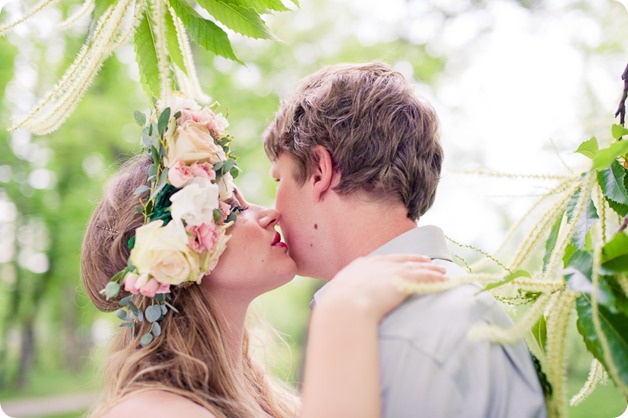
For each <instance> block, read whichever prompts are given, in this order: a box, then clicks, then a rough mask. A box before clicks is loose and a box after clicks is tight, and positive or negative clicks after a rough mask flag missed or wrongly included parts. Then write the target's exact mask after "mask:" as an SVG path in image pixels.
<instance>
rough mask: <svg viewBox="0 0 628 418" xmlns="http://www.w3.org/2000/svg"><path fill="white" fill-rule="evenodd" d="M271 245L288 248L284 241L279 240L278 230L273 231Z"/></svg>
mask: <svg viewBox="0 0 628 418" xmlns="http://www.w3.org/2000/svg"><path fill="white" fill-rule="evenodd" d="M271 245H272V246H273V247H282V248H288V246H287V245H286V243H285V242H281V235H279V232H276V233H275V238H274V239H273V243H272V244H271Z"/></svg>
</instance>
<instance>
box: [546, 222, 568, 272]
mask: <svg viewBox="0 0 628 418" xmlns="http://www.w3.org/2000/svg"><path fill="white" fill-rule="evenodd" d="M564 213H565V212H562V213H561V214H560V216H558V217H557V218H556V222H554V225H552V229H551V231H550V234H549V236H548V237H547V240H546V241H545V255H544V256H543V270H545V268H546V267H547V263H549V260H550V257H551V256H552V251H554V248H555V247H556V241H557V240H558V233H559V232H560V225H561V224H562V222H563V215H564Z"/></svg>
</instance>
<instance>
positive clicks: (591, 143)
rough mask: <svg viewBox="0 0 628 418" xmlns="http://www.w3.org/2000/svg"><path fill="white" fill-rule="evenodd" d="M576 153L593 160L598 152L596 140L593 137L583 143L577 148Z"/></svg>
mask: <svg viewBox="0 0 628 418" xmlns="http://www.w3.org/2000/svg"><path fill="white" fill-rule="evenodd" d="M576 152H579V153H580V154H582V155H584V156H585V157H589V158H590V159H593V158H594V157H595V155H596V154H597V152H598V145H597V139H596V138H595V137H592V138H591V139H589V140H588V141H584V142H583V143H581V144H580V146H578V149H577V150H576Z"/></svg>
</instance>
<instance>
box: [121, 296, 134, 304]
mask: <svg viewBox="0 0 628 418" xmlns="http://www.w3.org/2000/svg"><path fill="white" fill-rule="evenodd" d="M131 299H133V295H129V296H126V297H123V298H122V299H120V302H118V305H120V306H126V305H128V304H129V303H131Z"/></svg>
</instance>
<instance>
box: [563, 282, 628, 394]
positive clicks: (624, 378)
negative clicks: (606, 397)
mask: <svg viewBox="0 0 628 418" xmlns="http://www.w3.org/2000/svg"><path fill="white" fill-rule="evenodd" d="M598 308H599V318H600V322H601V329H602V333H603V334H604V336H606V339H607V341H608V344H609V348H610V355H611V358H612V360H613V363H614V364H615V366H616V367H617V371H618V374H619V379H620V380H621V384H623V385H628V317H627V316H625V315H623V314H622V313H621V312H619V311H618V312H617V313H611V312H610V311H609V310H608V309H607V308H606V307H604V306H603V305H598ZM576 311H577V312H578V321H577V327H578V332H580V335H582V338H583V339H584V343H585V345H586V346H587V349H588V350H589V351H590V352H591V354H593V355H594V356H595V358H597V359H598V360H599V361H600V362H601V363H602V364H603V365H604V367H605V368H606V370H608V360H607V359H606V358H605V357H604V352H603V349H602V345H601V343H600V337H599V335H598V334H597V333H596V332H595V328H594V326H593V318H592V306H591V298H590V296H589V295H587V294H583V295H581V296H578V298H577V299H576ZM609 375H610V376H611V377H612V376H613V375H612V374H610V373H609ZM615 383H616V384H620V382H615Z"/></svg>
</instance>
